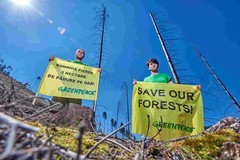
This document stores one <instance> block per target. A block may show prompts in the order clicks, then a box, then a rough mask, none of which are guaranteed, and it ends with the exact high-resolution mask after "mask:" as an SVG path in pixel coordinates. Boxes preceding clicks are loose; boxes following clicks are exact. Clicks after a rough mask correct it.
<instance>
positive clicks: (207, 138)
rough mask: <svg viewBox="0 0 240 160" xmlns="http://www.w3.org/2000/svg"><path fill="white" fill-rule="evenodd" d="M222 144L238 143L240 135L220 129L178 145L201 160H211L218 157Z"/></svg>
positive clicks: (230, 130) (229, 130)
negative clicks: (201, 159)
mask: <svg viewBox="0 0 240 160" xmlns="http://www.w3.org/2000/svg"><path fill="white" fill-rule="evenodd" d="M223 142H237V143H240V135H239V134H237V133H236V132H235V131H234V130H232V129H222V130H219V131H216V132H212V133H204V134H203V135H202V136H201V137H197V138H189V139H186V140H184V141H183V142H182V143H180V144H181V146H182V147H185V148H186V149H187V150H189V151H190V152H193V153H196V154H197V155H199V156H200V157H201V158H203V159H212V158H214V157H218V156H219V155H220V151H221V150H220V148H221V146H222V144H223Z"/></svg>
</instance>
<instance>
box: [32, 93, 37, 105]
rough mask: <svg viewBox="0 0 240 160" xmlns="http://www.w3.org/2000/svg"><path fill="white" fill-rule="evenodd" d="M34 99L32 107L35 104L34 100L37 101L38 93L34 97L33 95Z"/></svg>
mask: <svg viewBox="0 0 240 160" xmlns="http://www.w3.org/2000/svg"><path fill="white" fill-rule="evenodd" d="M35 96H36V97H35V98H33V101H32V105H33V106H34V105H35V102H36V100H37V97H38V92H37V93H36V95H35Z"/></svg>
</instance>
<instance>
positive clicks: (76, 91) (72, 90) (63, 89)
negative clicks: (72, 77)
mask: <svg viewBox="0 0 240 160" xmlns="http://www.w3.org/2000/svg"><path fill="white" fill-rule="evenodd" d="M58 91H60V92H62V93H63V92H67V93H73V94H82V95H94V94H95V92H96V91H91V90H83V89H78V88H68V87H64V86H61V87H59V88H58Z"/></svg>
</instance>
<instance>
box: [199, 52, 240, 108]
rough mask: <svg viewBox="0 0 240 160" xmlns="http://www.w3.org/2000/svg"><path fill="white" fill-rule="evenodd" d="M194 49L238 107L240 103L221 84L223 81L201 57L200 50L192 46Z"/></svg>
mask: <svg viewBox="0 0 240 160" xmlns="http://www.w3.org/2000/svg"><path fill="white" fill-rule="evenodd" d="M194 49H195V51H196V52H197V53H198V55H199V56H200V58H201V59H202V60H203V62H204V63H205V64H206V66H207V68H208V69H209V70H210V72H211V73H212V74H213V75H214V77H215V78H216V80H217V81H218V82H219V84H220V85H221V86H222V88H223V89H224V91H225V92H226V93H227V95H228V96H229V98H230V99H231V100H232V101H233V103H234V104H235V105H236V106H237V107H238V108H239V109H240V105H239V104H238V102H237V101H236V100H235V98H234V97H233V96H232V94H231V93H230V92H229V91H228V89H227V87H226V86H225V85H224V84H223V82H222V81H221V79H220V78H219V77H218V76H217V74H216V73H215V72H214V70H213V68H212V67H211V66H210V64H209V63H208V62H207V60H206V59H205V58H204V57H203V55H202V54H201V52H200V51H199V50H198V49H197V48H196V47H194Z"/></svg>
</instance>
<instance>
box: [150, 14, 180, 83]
mask: <svg viewBox="0 0 240 160" xmlns="http://www.w3.org/2000/svg"><path fill="white" fill-rule="evenodd" d="M149 14H150V17H151V19H152V22H153V25H154V28H155V30H156V32H157V35H158V38H159V40H160V42H161V45H162V48H163V51H164V54H165V56H166V58H167V62H168V64H169V66H170V69H171V72H172V74H173V78H174V80H175V83H178V84H180V80H179V77H178V74H177V72H176V69H175V67H174V65H173V62H172V59H171V57H170V55H169V53H168V50H167V47H166V45H165V43H164V40H163V37H162V36H161V33H160V29H159V27H158V26H157V24H156V21H155V19H154V16H153V14H152V13H151V12H150V13H149Z"/></svg>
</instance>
